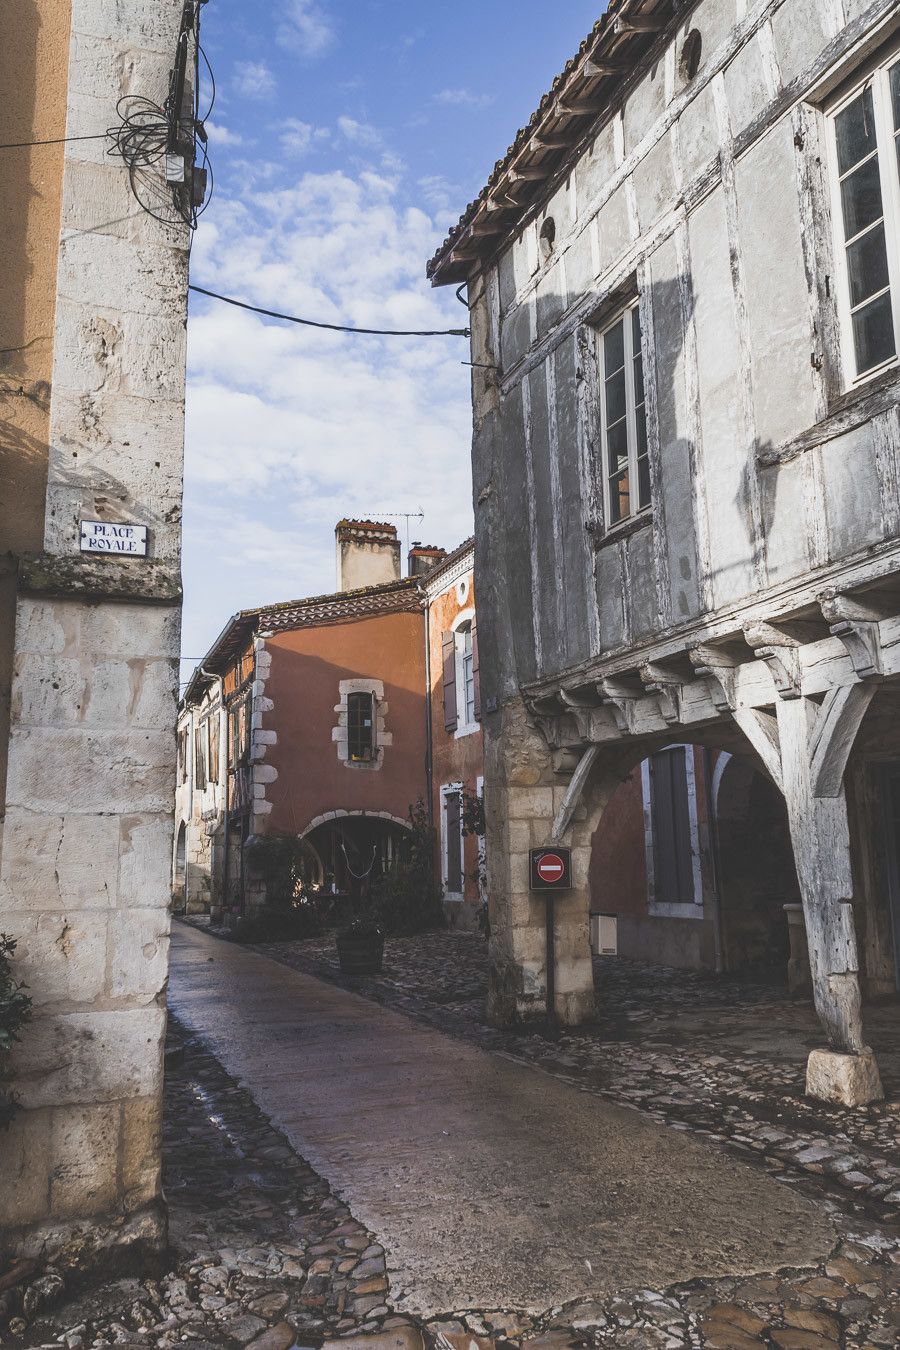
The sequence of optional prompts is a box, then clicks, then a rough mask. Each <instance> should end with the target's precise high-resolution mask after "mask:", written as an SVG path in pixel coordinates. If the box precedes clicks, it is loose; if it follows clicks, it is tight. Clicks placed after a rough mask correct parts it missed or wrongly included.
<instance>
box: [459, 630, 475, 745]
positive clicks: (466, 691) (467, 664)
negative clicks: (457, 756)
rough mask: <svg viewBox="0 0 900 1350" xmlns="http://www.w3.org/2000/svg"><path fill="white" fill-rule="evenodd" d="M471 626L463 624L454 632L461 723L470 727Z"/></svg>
mask: <svg viewBox="0 0 900 1350" xmlns="http://www.w3.org/2000/svg"><path fill="white" fill-rule="evenodd" d="M472 637H473V633H472V625H471V624H470V623H464V624H463V625H462V627H461V628H458V629H457V631H456V659H457V664H458V668H459V692H460V703H461V705H462V706H461V709H460V710H461V712H462V715H463V722H464V724H465V725H466V726H467V727H470V726H471V725H472V723H473V722H474V721H475V653H474V651H473V647H472Z"/></svg>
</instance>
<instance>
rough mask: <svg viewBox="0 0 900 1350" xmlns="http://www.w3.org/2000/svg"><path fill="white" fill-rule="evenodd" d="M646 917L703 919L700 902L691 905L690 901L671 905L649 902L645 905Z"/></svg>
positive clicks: (676, 902)
mask: <svg viewBox="0 0 900 1350" xmlns="http://www.w3.org/2000/svg"><path fill="white" fill-rule="evenodd" d="M647 917H648V918H650V919H694V920H695V921H696V920H699V919H702V918H703V917H704V914H703V903H702V901H699V902H695V903H692V902H690V901H675V902H673V903H672V904H665V903H664V902H662V901H660V902H659V903H656V902H654V901H652V900H651V901H650V903H649V904H648V905H647Z"/></svg>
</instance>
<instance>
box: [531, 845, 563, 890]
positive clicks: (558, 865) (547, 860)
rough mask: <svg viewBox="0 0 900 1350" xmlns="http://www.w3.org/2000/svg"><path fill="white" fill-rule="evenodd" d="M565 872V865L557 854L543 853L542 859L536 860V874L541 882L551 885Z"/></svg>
mask: <svg viewBox="0 0 900 1350" xmlns="http://www.w3.org/2000/svg"><path fill="white" fill-rule="evenodd" d="M565 870H566V868H565V863H564V862H563V860H562V858H561V857H560V856H559V854H558V853H545V854H544V856H543V857H542V858H539V859H538V864H537V874H538V876H539V877H540V879H541V881H547V882H550V883H551V884H552V883H553V882H554V881H559V880H560V878H561V877H562V874H563V872H564V871H565Z"/></svg>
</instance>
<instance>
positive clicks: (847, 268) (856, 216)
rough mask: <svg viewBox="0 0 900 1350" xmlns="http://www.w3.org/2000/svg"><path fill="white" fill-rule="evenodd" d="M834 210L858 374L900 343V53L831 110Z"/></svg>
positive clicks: (886, 360)
mask: <svg viewBox="0 0 900 1350" xmlns="http://www.w3.org/2000/svg"><path fill="white" fill-rule="evenodd" d="M830 140H831V158H832V175H833V182H834V197H835V200H834V217H835V226H836V231H837V235H838V238H837V241H836V243H837V255H838V267H839V272H840V278H839V280H840V289H841V300H842V311H843V313H842V320H843V328H844V347H845V361H846V364H847V367H848V373H849V375H850V378H851V380H857V379H860V378H862V377H863V376H865V375H870V374H872V373H873V372H874V371H877V370H879V369H880V368H881V367H883V366H886V365H889V364H890V363H891V362H893V361H896V359H897V353H898V351H900V59H898V57H897V54H896V52H895V53H894V56H893V57H892V58H891V61H889V62H886V63H885V64H884V65H882V66H881V67H880V68H879V69H877V70H876V71H874V73H872V74H871V75H870V76H869V78H868V79H867V80H866V82H865V84H864V85H863V86H862V88H859V87H857V89H856V90H855V91H854V93H852V94H851V95H849V96H848V97H846V98H845V99H844V100H843V101H842V102H841V103H840V104H839V105H838V106H837V107H836V108H835V109H834V110H833V112H832V113H831V137H830Z"/></svg>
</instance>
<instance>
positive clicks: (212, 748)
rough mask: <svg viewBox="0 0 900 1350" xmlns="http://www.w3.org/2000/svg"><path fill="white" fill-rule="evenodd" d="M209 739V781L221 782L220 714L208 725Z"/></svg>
mask: <svg viewBox="0 0 900 1350" xmlns="http://www.w3.org/2000/svg"><path fill="white" fill-rule="evenodd" d="M206 726H207V735H208V737H209V744H208V750H209V781H210V782H211V783H218V781H219V714H218V713H215V714H214V715H213V716H212V717H210V719H209V721H208V722H207V724H206Z"/></svg>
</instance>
